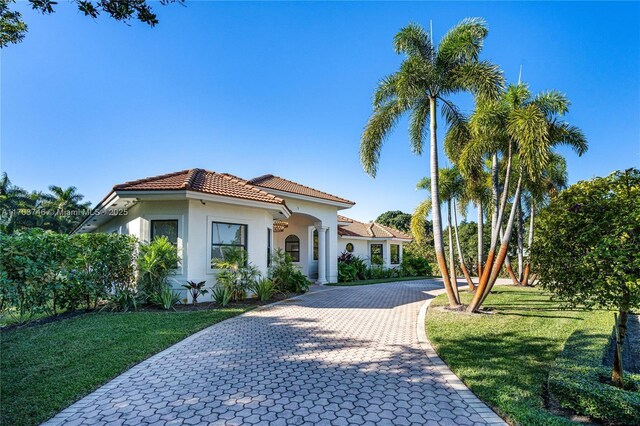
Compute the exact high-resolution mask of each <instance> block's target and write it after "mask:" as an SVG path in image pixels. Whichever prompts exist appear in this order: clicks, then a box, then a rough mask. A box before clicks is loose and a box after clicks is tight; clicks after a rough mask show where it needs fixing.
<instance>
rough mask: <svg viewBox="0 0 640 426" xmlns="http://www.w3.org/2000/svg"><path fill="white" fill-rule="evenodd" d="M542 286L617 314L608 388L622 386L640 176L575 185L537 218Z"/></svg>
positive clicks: (636, 295) (638, 295) (636, 293)
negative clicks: (613, 310) (610, 381)
mask: <svg viewBox="0 0 640 426" xmlns="http://www.w3.org/2000/svg"><path fill="white" fill-rule="evenodd" d="M537 235H538V236H537V239H536V240H535V241H534V243H533V261H534V265H535V267H536V270H538V271H539V272H538V273H539V276H540V284H541V286H542V287H544V288H545V289H548V290H550V291H552V292H553V293H554V294H555V295H556V296H557V297H558V298H559V299H561V300H562V301H564V302H566V304H567V305H568V306H571V307H575V306H578V307H588V308H591V307H594V306H597V307H601V308H606V309H615V310H617V311H618V315H619V317H618V320H617V321H616V323H615V324H616V336H617V350H616V351H615V353H614V354H615V355H614V365H613V374H612V383H613V384H614V385H616V386H618V387H623V366H622V344H623V342H624V339H625V334H626V324H627V317H628V316H629V313H630V312H631V311H633V310H638V309H640V171H639V170H637V169H629V170H625V171H618V172H615V173H613V174H611V175H609V176H607V177H604V178H595V179H593V180H590V181H582V182H578V183H577V184H575V185H572V186H571V187H569V188H568V189H567V190H565V191H563V192H562V193H560V195H559V196H558V197H556V198H555V199H554V200H553V201H552V202H551V203H550V204H549V206H548V207H547V208H545V209H544V210H543V211H542V212H541V213H540V216H539V218H538V226H537Z"/></svg>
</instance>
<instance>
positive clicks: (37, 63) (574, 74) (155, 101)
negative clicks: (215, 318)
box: [0, 1, 640, 220]
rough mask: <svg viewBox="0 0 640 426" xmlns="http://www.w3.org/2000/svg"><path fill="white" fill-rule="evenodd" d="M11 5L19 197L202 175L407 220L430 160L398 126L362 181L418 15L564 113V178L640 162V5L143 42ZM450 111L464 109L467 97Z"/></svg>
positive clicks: (433, 15)
mask: <svg viewBox="0 0 640 426" xmlns="http://www.w3.org/2000/svg"><path fill="white" fill-rule="evenodd" d="M17 7H18V8H19V10H20V11H21V12H22V13H23V15H24V18H25V20H26V21H27V23H28V24H29V28H30V30H29V33H28V34H27V37H26V38H25V40H24V42H23V43H22V44H19V45H12V46H10V47H8V48H6V49H3V50H2V52H1V53H0V58H1V62H2V63H1V71H2V76H1V95H0V100H1V103H2V105H1V106H2V115H1V118H2V122H1V126H0V130H1V139H2V145H1V157H0V161H1V168H2V171H6V172H7V173H8V174H9V177H10V178H11V180H12V181H13V182H14V183H15V184H18V185H20V186H22V187H25V188H27V189H45V188H46V187H47V186H48V185H50V184H56V185H60V186H69V185H74V186H77V187H78V189H79V191H80V192H81V193H83V194H85V195H86V196H87V198H88V199H89V200H90V201H92V202H94V203H95V202H97V201H99V200H100V199H101V198H102V197H103V196H104V195H105V194H106V193H107V192H108V190H109V189H110V188H111V186H112V185H114V184H116V183H120V182H124V181H126V180H131V179H136V178H142V177H145V176H151V175H155V174H160V173H165V172H171V171H176V170H181V169H185V168H192V167H201V168H207V169H210V170H215V171H220V172H229V173H233V174H236V175H238V176H241V177H244V178H247V179H249V178H252V177H255V176H259V175H261V174H265V173H273V174H276V175H280V176H282V177H285V178H288V179H292V180H295V181H298V182H300V183H304V184H307V185H309V186H313V187H316V188H318V189H322V190H325V191H327V192H331V193H335V194H336V195H340V196H343V197H345V198H349V199H352V200H354V201H356V202H357V205H356V206H355V207H354V208H353V209H351V210H350V211H348V212H345V214H347V215H349V216H352V217H354V218H357V219H361V220H370V219H373V218H375V217H376V216H377V215H378V214H379V213H381V212H384V211H386V210H395V209H400V210H404V211H407V212H410V211H411V210H412V209H413V208H414V207H415V205H416V204H417V203H418V202H419V201H420V200H421V199H422V198H423V197H424V195H425V194H422V193H420V192H416V191H415V190H414V189H413V188H414V186H415V183H416V182H417V181H418V180H419V179H420V178H421V177H422V176H425V175H426V174H428V156H423V157H416V156H414V155H412V154H411V153H410V151H409V145H408V142H407V132H406V122H402V123H400V125H399V126H398V129H397V130H396V132H395V133H394V134H393V135H392V136H391V137H390V138H389V140H388V141H387V143H386V145H385V147H384V149H383V152H382V159H381V164H380V168H379V173H378V177H377V178H376V179H372V178H370V177H368V176H367V175H366V174H365V173H364V172H363V171H362V168H361V166H360V164H359V157H358V145H359V138H360V134H361V131H362V128H363V125H364V123H365V122H366V120H367V117H368V116H369V114H370V112H371V94H372V92H373V89H374V88H375V85H376V82H377V81H378V80H379V79H380V78H381V77H382V76H384V75H386V74H389V73H391V72H393V71H394V70H395V69H396V68H397V66H398V64H399V62H400V59H401V58H400V57H398V56H397V55H395V54H394V52H393V49H392V44H391V42H392V38H393V36H394V34H395V33H396V32H397V31H398V30H399V29H400V28H401V27H402V26H404V25H406V24H407V23H409V22H417V23H420V24H423V25H424V26H425V27H427V28H428V26H429V20H433V29H434V36H435V38H436V39H439V38H440V37H441V36H442V35H443V34H444V32H445V31H446V30H447V29H448V28H450V27H451V26H452V25H454V24H455V23H457V22H458V21H459V20H461V19H462V18H464V17H469V16H481V17H484V18H485V19H486V20H487V22H488V24H489V28H490V33H489V37H488V39H487V40H486V44H485V50H484V52H483V55H482V56H483V58H486V59H489V60H491V61H494V62H495V63H497V64H499V65H500V66H501V67H502V69H503V70H504V72H505V76H506V77H507V79H508V80H510V81H512V82H513V81H515V80H517V77H518V69H519V67H520V65H522V66H523V80H524V81H526V82H528V83H529V84H530V86H531V89H532V90H533V91H540V90H545V89H552V88H553V89H558V90H561V91H563V92H565V93H566V94H567V95H568V97H569V98H570V99H571V100H572V108H571V113H570V115H569V116H568V120H570V121H571V122H572V123H574V124H576V125H578V126H580V127H581V128H582V129H583V130H584V132H585V133H586V135H587V137H588V139H589V144H590V149H589V152H588V153H587V154H586V155H584V156H583V157H581V158H578V157H577V156H576V155H574V154H573V153H571V152H570V151H565V150H562V152H565V153H566V154H567V158H568V164H569V176H570V180H571V182H575V181H577V180H580V179H586V178H590V177H593V176H600V175H606V174H608V173H610V172H611V171H613V170H616V169H623V168H627V167H631V166H635V167H638V166H639V165H640V77H639V76H640V24H639V22H640V3H631V2H629V3H594V2H587V3H578V2H573V3H551V2H541V3H477V2H474V3H461V2H460V3H396V2H393V3H383V2H376V3H364V2H361V3H342V2H340V3H325V2H321V3H320V2H319V3H284V2H276V3H266V2H264V3H228V2H225V3H218V2H202V1H200V2H189V1H187V5H186V7H181V6H178V5H172V6H167V7H161V6H159V5H158V4H156V5H155V10H156V11H157V12H158V17H159V19H160V24H159V25H158V26H157V27H156V28H153V29H152V28H147V27H146V26H144V25H143V24H138V23H135V22H133V23H132V25H130V26H127V25H124V24H122V23H119V22H115V21H113V20H111V19H110V18H107V17H100V18H99V19H97V20H92V19H90V18H86V17H84V16H82V15H80V14H79V13H78V12H77V11H76V9H75V8H74V7H73V6H72V5H70V4H69V3H67V2H60V4H58V5H57V12H56V13H55V14H54V15H52V16H41V15H38V14H35V13H33V12H32V11H31V10H29V8H28V7H27V4H26V2H22V3H20V4H18V5H17ZM455 100H456V102H458V104H459V105H460V106H461V107H462V108H463V109H464V110H466V111H468V110H469V109H470V108H471V102H470V97H469V96H468V95H461V96H458V97H456V98H455ZM444 127H445V126H444V125H443V124H441V125H440V128H439V133H440V134H441V135H442V134H443V133H444V130H445V129H444ZM446 163H447V162H446V159H445V158H444V157H441V165H443V166H444V165H446ZM473 217H474V216H471V217H470V218H473Z"/></svg>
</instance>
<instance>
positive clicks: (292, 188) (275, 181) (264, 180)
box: [249, 175, 355, 204]
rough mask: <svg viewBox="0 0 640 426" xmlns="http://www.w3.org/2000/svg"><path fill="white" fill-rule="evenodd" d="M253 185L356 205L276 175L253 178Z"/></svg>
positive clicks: (251, 181)
mask: <svg viewBox="0 0 640 426" xmlns="http://www.w3.org/2000/svg"><path fill="white" fill-rule="evenodd" d="M249 183H250V184H252V185H257V186H260V187H262V188H269V189H275V190H276V191H283V192H290V193H292V194H298V195H306V196H308V197H314V198H320V199H323V200H329V201H334V202H338V203H345V204H355V203H354V202H353V201H349V200H347V199H345V198H340V197H337V196H335V195H331V194H328V193H326V192H322V191H318V190H317V189H313V188H310V187H308V186H304V185H300V184H299V183H296V182H293V181H290V180H287V179H283V178H281V177H278V176H274V175H263V176H259V177H257V178H253V179H251V180H250V181H249Z"/></svg>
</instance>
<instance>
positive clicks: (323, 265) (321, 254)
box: [316, 224, 329, 285]
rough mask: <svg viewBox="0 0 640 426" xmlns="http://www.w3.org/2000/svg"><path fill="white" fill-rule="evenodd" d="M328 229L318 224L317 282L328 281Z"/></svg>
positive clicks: (323, 282) (324, 282)
mask: <svg viewBox="0 0 640 426" xmlns="http://www.w3.org/2000/svg"><path fill="white" fill-rule="evenodd" d="M327 229H329V228H328V227H326V226H322V224H316V230H317V231H318V280H317V281H316V284H320V285H322V284H326V283H327V258H326V257H327Z"/></svg>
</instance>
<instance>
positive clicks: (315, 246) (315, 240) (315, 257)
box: [313, 229, 318, 260]
mask: <svg viewBox="0 0 640 426" xmlns="http://www.w3.org/2000/svg"><path fill="white" fill-rule="evenodd" d="M313 260H318V230H317V229H315V230H314V231H313Z"/></svg>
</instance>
